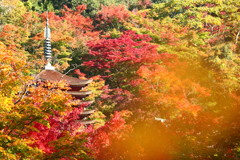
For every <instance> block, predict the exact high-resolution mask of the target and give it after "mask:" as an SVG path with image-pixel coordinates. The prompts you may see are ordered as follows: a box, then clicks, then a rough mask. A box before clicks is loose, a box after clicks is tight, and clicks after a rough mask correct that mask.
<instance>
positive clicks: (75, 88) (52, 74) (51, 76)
mask: <svg viewBox="0 0 240 160" xmlns="http://www.w3.org/2000/svg"><path fill="white" fill-rule="evenodd" d="M35 79H36V80H37V81H43V82H44V81H50V82H58V81H65V82H66V83H68V84H69V86H70V89H69V90H68V91H66V92H67V93H68V94H71V95H72V96H73V97H74V98H75V99H79V100H81V101H80V102H79V104H76V105H74V106H72V107H78V106H80V105H86V107H84V110H83V112H82V113H81V114H80V115H79V121H80V122H81V123H82V124H83V125H89V124H92V123H95V122H96V121H95V120H87V117H88V116H90V115H91V114H93V113H94V112H95V110H90V109H87V106H89V105H90V104H92V103H93V101H84V100H83V99H84V98H85V97H87V96H89V95H90V94H92V91H82V90H81V89H83V88H84V87H85V86H87V85H88V84H89V83H91V82H92V80H91V79H78V78H74V77H70V76H67V75H65V74H62V73H60V72H58V71H55V70H43V71H41V72H40V73H39V74H38V75H37V76H36V77H35Z"/></svg>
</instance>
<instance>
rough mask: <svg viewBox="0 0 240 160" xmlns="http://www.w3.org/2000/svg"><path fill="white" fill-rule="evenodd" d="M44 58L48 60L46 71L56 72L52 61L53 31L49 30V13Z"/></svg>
mask: <svg viewBox="0 0 240 160" xmlns="http://www.w3.org/2000/svg"><path fill="white" fill-rule="evenodd" d="M44 38H45V40H44V57H45V59H46V60H47V64H46V65H45V70H55V68H54V67H53V66H52V65H51V60H52V48H51V41H50V38H51V30H50V28H49V19H48V12H47V16H46V27H45V29H44Z"/></svg>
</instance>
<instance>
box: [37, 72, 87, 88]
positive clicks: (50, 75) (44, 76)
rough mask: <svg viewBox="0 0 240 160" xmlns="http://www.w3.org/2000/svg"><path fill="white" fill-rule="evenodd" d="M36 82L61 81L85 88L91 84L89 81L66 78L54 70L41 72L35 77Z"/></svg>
mask: <svg viewBox="0 0 240 160" xmlns="http://www.w3.org/2000/svg"><path fill="white" fill-rule="evenodd" d="M36 80H41V81H54V82H56V81H61V80H64V81H66V82H67V83H69V85H70V86H85V85H87V84H89V83H91V82H92V80H91V79H78V78H74V77H70V76H67V75H65V74H62V73H60V72H58V71H55V70H43V71H41V72H40V73H39V74H38V75H36Z"/></svg>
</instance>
